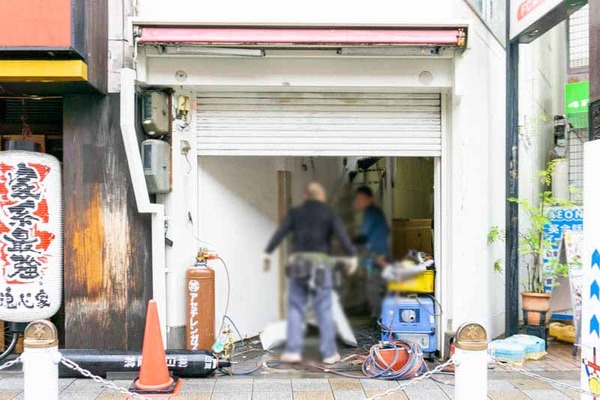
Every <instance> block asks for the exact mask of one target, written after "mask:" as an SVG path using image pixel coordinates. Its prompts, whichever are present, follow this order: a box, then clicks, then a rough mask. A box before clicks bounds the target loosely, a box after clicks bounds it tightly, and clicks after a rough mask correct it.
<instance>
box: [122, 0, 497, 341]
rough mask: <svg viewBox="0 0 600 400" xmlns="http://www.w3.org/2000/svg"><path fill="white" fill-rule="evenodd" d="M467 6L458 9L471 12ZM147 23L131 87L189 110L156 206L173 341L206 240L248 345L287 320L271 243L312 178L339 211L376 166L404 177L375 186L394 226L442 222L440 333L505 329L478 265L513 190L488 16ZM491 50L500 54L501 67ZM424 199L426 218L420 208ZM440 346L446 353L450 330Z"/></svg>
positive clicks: (438, 243) (438, 238)
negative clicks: (470, 327) (363, 169)
mask: <svg viewBox="0 0 600 400" xmlns="http://www.w3.org/2000/svg"><path fill="white" fill-rule="evenodd" d="M461 5H462V6H461V8H460V10H461V13H462V12H464V13H465V14H467V15H468V14H469V13H471V11H469V8H468V6H467V5H466V4H463V3H461ZM150 19H151V18H150V17H147V18H145V17H144V16H141V17H140V18H139V21H136V22H134V24H135V25H136V26H137V27H139V30H138V32H139V35H140V36H139V38H138V41H137V43H138V47H137V53H136V54H137V60H136V61H137V78H136V79H137V80H136V84H137V85H138V86H139V87H140V88H141V89H142V90H144V89H170V90H173V92H174V95H173V101H172V103H173V104H174V105H180V106H181V107H178V106H174V109H173V115H175V116H179V117H178V118H176V120H175V121H174V124H173V127H174V129H173V132H172V136H171V137H170V138H169V139H168V140H170V144H171V148H172V190H171V192H170V193H169V194H167V195H166V196H163V195H160V196H159V197H158V198H157V201H158V202H160V203H164V205H165V214H166V216H167V220H168V228H167V231H166V232H167V233H166V235H167V238H168V239H169V240H170V241H172V246H168V247H166V250H165V251H166V255H165V257H166V270H165V271H162V272H161V271H154V274H155V276H156V274H158V275H159V276H166V279H165V284H164V288H165V289H164V291H163V293H164V295H163V296H164V297H163V298H165V299H166V304H165V306H164V308H165V309H164V310H163V312H164V315H165V316H166V322H165V325H166V327H165V328H166V331H167V336H168V338H167V343H168V345H169V346H171V347H178V346H181V345H182V340H183V332H184V327H185V323H186V320H185V315H184V310H185V303H184V298H183V297H181V296H174V295H173V293H182V292H183V291H184V290H185V287H184V282H185V281H184V275H185V269H186V268H187V267H188V266H190V265H191V263H192V262H193V257H194V254H195V251H196V250H197V248H198V246H200V245H209V246H211V247H213V248H214V250H215V251H217V252H218V253H219V254H220V255H221V256H222V257H223V258H224V259H225V260H226V262H227V263H228V266H229V270H230V273H231V277H232V278H231V282H232V293H234V294H235V296H233V297H232V302H231V304H230V309H229V313H230V315H231V316H232V318H233V319H234V320H235V322H236V325H237V326H238V328H239V329H240V330H241V332H242V334H243V335H244V336H253V335H255V334H257V333H259V332H260V331H261V330H262V329H263V328H264V326H265V325H266V324H267V323H269V322H273V321H274V320H277V319H278V318H280V317H281V316H283V315H284V314H283V312H284V310H283V307H282V304H283V302H282V299H283V298H284V295H285V286H284V282H285V281H284V279H283V275H282V274H281V272H280V271H278V270H275V271H272V272H271V273H269V274H265V273H264V272H263V271H262V266H261V263H260V256H261V254H262V252H263V250H264V246H265V245H266V241H267V240H268V238H269V236H270V235H271V233H272V232H273V231H274V229H275V228H276V226H277V224H278V221H279V220H280V219H281V218H282V217H283V214H284V213H285V210H286V209H287V207H289V206H290V205H293V204H296V203H298V202H299V201H300V200H301V187H302V185H303V183H305V182H307V181H308V180H310V179H318V180H322V181H324V182H325V183H326V186H327V189H328V190H329V192H330V193H331V194H332V196H333V197H335V198H336V199H335V201H336V202H337V203H338V204H343V203H344V201H346V203H345V204H347V205H349V204H350V202H351V200H348V197H347V193H351V190H352V187H353V186H352V184H348V182H347V178H346V177H347V174H348V172H349V171H352V170H353V168H354V166H355V165H356V163H357V161H360V160H361V159H364V158H367V157H375V158H380V159H381V161H380V164H378V165H379V166H380V167H381V168H379V169H380V170H381V171H383V172H384V175H386V176H388V177H390V178H391V179H390V181H394V179H396V180H397V181H396V182H389V183H387V182H385V181H386V179H385V178H384V179H381V180H382V181H384V182H377V183H375V186H377V185H378V184H380V185H381V187H382V188H383V189H382V191H381V192H380V197H381V200H382V203H381V205H382V206H383V207H384V208H385V209H386V210H388V211H389V215H390V219H394V218H400V217H406V216H408V217H412V215H415V216H418V215H421V216H422V217H421V218H424V219H427V218H429V220H432V223H433V234H432V239H433V240H432V242H433V243H432V244H433V246H432V248H433V249H432V252H433V253H434V257H435V259H436V266H437V277H436V297H437V299H438V301H439V302H440V304H441V309H442V310H443V311H442V312H441V313H440V314H441V315H439V322H438V323H437V324H438V329H439V331H443V332H446V331H448V332H450V331H452V329H453V328H454V327H456V325H457V324H459V323H461V322H462V321H465V320H472V319H477V320H481V321H484V324H485V325H486V326H487V327H488V328H489V329H490V330H491V331H493V332H496V334H500V333H501V329H502V326H503V322H504V321H503V317H502V308H503V303H502V301H499V302H498V301H497V300H498V299H497V296H489V293H490V292H493V293H496V292H498V293H502V290H501V285H500V282H499V279H498V277H496V276H494V274H493V269H492V268H491V265H490V268H489V269H488V268H486V267H483V266H481V265H480V264H481V263H480V262H479V260H480V257H481V254H486V256H485V257H484V258H487V257H492V254H495V255H497V254H498V251H499V250H500V248H496V247H494V246H488V245H487V243H486V241H485V236H486V232H487V230H488V229H489V226H491V225H492V224H493V223H498V222H500V221H501V220H502V213H501V212H499V213H497V212H495V211H493V210H500V208H498V207H496V206H492V204H495V203H498V204H497V205H499V204H502V203H503V201H502V198H503V187H502V185H497V184H492V182H493V181H496V182H497V181H498V180H501V176H502V168H498V165H503V156H502V154H501V153H500V152H498V151H494V149H498V148H501V147H502V146H503V145H502V143H503V137H502V132H503V122H502V121H503V118H502V108H503V106H501V104H503V97H502V93H503V85H502V79H501V78H502V77H503V65H504V64H503V62H504V59H503V51H502V50H500V49H501V46H500V45H499V44H498V42H496V41H495V40H496V39H494V38H493V35H492V34H491V33H490V32H489V31H487V30H486V28H485V26H484V25H483V24H482V23H481V22H480V21H479V20H476V21H473V24H456V23H454V24H453V23H451V22H446V23H438V24H435V23H434V24H427V25H418V24H393V23H389V22H388V23H385V24H380V25H378V24H366V23H363V24H357V25H346V26H344V25H340V24H335V23H334V24H331V23H330V24H325V23H323V22H321V23H315V24H313V25H310V24H309V25H302V26H299V25H298V24H286V23H284V22H282V23H280V24H276V26H273V25H271V26H268V27H265V26H260V25H252V24H249V23H248V22H246V23H244V24H239V25H235V24H223V23H221V24H217V25H216V26H215V24H214V23H213V24H210V25H209V26H207V25H206V24H204V25H202V24H189V23H188V24H187V25H184V26H173V24H169V26H168V27H166V26H165V27H163V24H161V23H157V22H156V20H153V21H152V22H149V20H150ZM325 28H327V29H325ZM472 30H475V31H477V32H483V31H484V32H485V33H482V34H483V35H484V36H485V37H486V38H487V39H491V40H492V41H493V43H489V42H482V41H481V37H480V36H472V35H471V32H472ZM482 30H483V31H482ZM490 47H491V48H493V49H494V50H493V51H491V50H490ZM496 47H498V51H496ZM488 52H489V53H488ZM489 56H491V57H492V58H494V57H498V60H500V62H493V63H491V64H492V65H494V67H493V68H492V69H491V70H488V66H487V65H488V64H487V61H485V60H484V59H486V58H487V57H489ZM480 61H481V62H483V63H484V64H485V65H486V67H485V68H483V65H478V63H479V62H480ZM129 93H131V91H129ZM492 93H494V95H492ZM123 101H125V100H122V102H123ZM130 101H131V100H130ZM184 104H189V106H184ZM496 106H497V108H496ZM494 132H495V134H494ZM399 169H402V172H406V171H411V172H412V173H413V174H414V175H413V176H410V174H405V175H401V174H398V170H399ZM477 169H478V170H477ZM475 170H477V171H475ZM482 171H487V172H485V173H484V174H483V175H480V172H482ZM374 172H375V171H374ZM373 176H374V177H375V176H376V175H375V174H374V175H373ZM380 178H381V177H380ZM411 179H414V181H416V182H419V183H421V184H422V185H421V186H420V187H417V186H419V185H418V184H417V185H414V184H413V185H411ZM368 181H369V179H368V178H367V179H366V182H367V183H368ZM339 182H342V183H344V184H340V183H339ZM356 182H359V181H356ZM356 182H355V183H356ZM360 182H363V181H360ZM286 185H288V186H286ZM386 185H391V186H386ZM394 185H395V186H394ZM402 185H404V186H402ZM427 186H429V189H427V188H426V187H427ZM340 187H342V189H340ZM400 187H402V188H403V190H399V189H394V188H400ZM390 188H391V189H390ZM399 191H400V192H401V194H399V193H398V192H399ZM411 191H412V192H413V193H412V197H411V196H410V195H406V193H409V192H411ZM340 193H343V194H344V195H346V198H345V200H344V201H342V200H340V197H341V195H340ZM482 193H488V195H486V196H484V198H482V197H481V194H482ZM401 195H402V196H403V197H402V196H401ZM415 203H417V204H418V205H419V206H420V205H423V207H422V208H424V209H425V210H430V212H429V211H424V212H423V213H420V212H418V211H416V210H415V208H417V207H414V205H415ZM407 204H408V205H407ZM427 204H429V205H430V207H429V208H428V207H427V206H426V205H427ZM402 206H404V209H403V207H402ZM347 207H348V206H347ZM411 207H412V208H413V209H411V210H408V211H407V210H406V209H407V208H411ZM402 214H404V215H402ZM413 218H415V217H413ZM457 238H461V240H458V239H457ZM214 268H215V270H216V274H217V305H216V314H217V316H219V315H221V314H222V312H223V311H224V310H223V309H224V301H220V300H223V299H222V297H220V296H219V293H225V291H226V282H225V273H224V271H223V270H222V268H221V267H220V266H219V265H218V264H215V265H214ZM466 276H471V277H474V279H477V281H478V282H479V284H478V285H476V286H475V287H474V285H473V281H471V280H469V279H465V278H464V277H466ZM154 282H157V281H156V280H154ZM157 289H158V290H160V289H161V288H160V287H157V285H156V284H155V286H154V291H155V294H154V296H155V298H157ZM465 293H469V294H468V295H466V296H465ZM158 296H161V295H160V294H158ZM180 297H181V298H180ZM475 299H478V300H475ZM474 305H475V307H474ZM217 318H219V317H217ZM438 340H439V345H438V348H439V349H440V350H443V349H442V343H443V340H444V335H441V334H440V335H439V336H438Z"/></svg>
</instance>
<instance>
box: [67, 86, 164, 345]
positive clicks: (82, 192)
mask: <svg viewBox="0 0 600 400" xmlns="http://www.w3.org/2000/svg"><path fill="white" fill-rule="evenodd" d="M63 123H64V165H63V171H64V199H65V204H64V214H65V220H64V254H65V266H64V275H65V279H64V283H65V289H64V295H65V347H67V348H89V349H140V348H141V345H142V337H143V329H144V321H145V312H146V304H147V301H148V300H149V299H150V297H151V293H152V275H151V250H150V246H151V232H150V217H149V216H147V215H142V214H139V213H138V212H137V209H136V205H135V200H134V195H133V189H132V185H131V180H130V177H129V174H128V168H127V160H126V157H125V149H124V147H123V141H122V138H121V133H120V129H119V97H118V94H115V95H108V96H105V97H101V96H94V95H70V96H66V97H65V98H64V122H63Z"/></svg>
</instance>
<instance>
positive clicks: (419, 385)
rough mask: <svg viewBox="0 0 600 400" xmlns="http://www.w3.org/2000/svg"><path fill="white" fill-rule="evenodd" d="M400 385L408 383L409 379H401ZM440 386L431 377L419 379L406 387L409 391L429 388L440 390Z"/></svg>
mask: <svg viewBox="0 0 600 400" xmlns="http://www.w3.org/2000/svg"><path fill="white" fill-rule="evenodd" d="M398 383H399V384H400V385H404V384H406V383H408V382H407V381H400V382H398ZM438 389H439V387H438V385H437V383H435V382H434V381H432V380H431V379H425V380H422V381H418V382H416V383H414V384H412V385H410V386H408V387H407V388H406V392H407V393H408V392H409V391H411V392H412V391H423V390H425V391H427V390H438Z"/></svg>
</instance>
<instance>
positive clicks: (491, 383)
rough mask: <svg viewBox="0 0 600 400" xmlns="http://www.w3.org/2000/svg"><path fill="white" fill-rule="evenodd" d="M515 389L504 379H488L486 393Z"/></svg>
mask: <svg viewBox="0 0 600 400" xmlns="http://www.w3.org/2000/svg"><path fill="white" fill-rule="evenodd" d="M515 389H516V387H515V385H513V384H512V383H510V382H509V381H507V380H505V379H488V391H497V390H499V391H502V390H515Z"/></svg>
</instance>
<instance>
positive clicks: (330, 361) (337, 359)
mask: <svg viewBox="0 0 600 400" xmlns="http://www.w3.org/2000/svg"><path fill="white" fill-rule="evenodd" d="M341 359H342V358H341V357H340V355H339V353H335V354H334V355H332V356H331V357H325V358H324V359H323V364H327V365H332V364H337V363H339V362H340V360H341Z"/></svg>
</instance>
